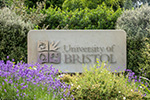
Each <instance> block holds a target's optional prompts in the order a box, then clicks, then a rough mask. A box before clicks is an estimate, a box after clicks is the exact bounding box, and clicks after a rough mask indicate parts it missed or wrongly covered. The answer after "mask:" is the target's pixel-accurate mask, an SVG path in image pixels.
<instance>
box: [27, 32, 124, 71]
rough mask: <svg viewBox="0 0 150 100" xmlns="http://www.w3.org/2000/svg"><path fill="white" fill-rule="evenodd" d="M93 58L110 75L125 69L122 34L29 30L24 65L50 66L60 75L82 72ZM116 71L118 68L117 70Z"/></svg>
mask: <svg viewBox="0 0 150 100" xmlns="http://www.w3.org/2000/svg"><path fill="white" fill-rule="evenodd" d="M96 58H98V59H99V60H100V62H102V61H106V62H108V64H110V65H111V71H113V72H115V70H117V72H119V71H123V70H125V69H126V33H125V32H124V31H122V30H32V31H30V32H29V33H28V63H36V62H38V63H41V64H47V65H53V67H55V68H58V69H60V70H61V71H63V72H70V73H74V72H82V71H83V67H84V66H85V65H86V66H87V67H88V68H89V66H90V65H91V66H93V65H94V64H95V61H96ZM118 67H119V68H118Z"/></svg>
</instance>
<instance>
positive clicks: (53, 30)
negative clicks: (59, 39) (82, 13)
mask: <svg viewBox="0 0 150 100" xmlns="http://www.w3.org/2000/svg"><path fill="white" fill-rule="evenodd" d="M39 31H40V32H44V31H46V32H61V31H62V32H65V31H70V32H82V31H84V32H85V31H88V32H90V31H93V32H104V31H105V32H109V31H110V32H114V31H117V32H123V33H125V34H126V32H125V31H124V30H113V29H112V30H30V31H29V32H28V35H29V34H30V33H31V32H39Z"/></svg>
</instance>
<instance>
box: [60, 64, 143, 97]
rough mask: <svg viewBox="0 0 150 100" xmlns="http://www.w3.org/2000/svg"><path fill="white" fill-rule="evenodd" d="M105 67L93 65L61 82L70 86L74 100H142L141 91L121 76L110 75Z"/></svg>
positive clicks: (103, 65)
mask: <svg viewBox="0 0 150 100" xmlns="http://www.w3.org/2000/svg"><path fill="white" fill-rule="evenodd" d="M107 66H108V65H105V64H104V63H102V64H101V65H100V66H98V65H95V66H94V67H91V68H90V70H89V71H88V70H87V69H85V72H83V73H82V74H81V75H79V74H76V75H74V76H72V77H71V76H69V75H67V76H64V77H62V80H63V81H65V82H66V83H68V84H70V85H71V94H72V95H73V96H74V98H75V99H76V100H123V99H126V100H142V93H141V91H142V89H141V90H137V87H136V86H135V84H134V82H130V83H129V82H127V81H128V78H126V77H125V76H124V75H123V74H120V75H119V76H118V75H117V74H113V73H111V72H110V71H108V69H107V68H106V67H107ZM68 100H69V98H68Z"/></svg>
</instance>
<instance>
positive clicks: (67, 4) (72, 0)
mask: <svg viewBox="0 0 150 100" xmlns="http://www.w3.org/2000/svg"><path fill="white" fill-rule="evenodd" d="M124 2H125V0H65V1H64V3H63V5H62V8H63V9H64V10H65V9H67V8H68V9H69V10H76V9H78V8H79V9H80V8H82V9H84V8H89V9H96V8H97V7H98V5H101V4H103V3H105V4H106V6H108V7H112V8H114V10H116V9H117V8H119V7H123V4H124Z"/></svg>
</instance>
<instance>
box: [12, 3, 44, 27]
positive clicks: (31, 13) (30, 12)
mask: <svg viewBox="0 0 150 100" xmlns="http://www.w3.org/2000/svg"><path fill="white" fill-rule="evenodd" d="M12 1H13V3H12V5H11V7H10V8H11V10H12V11H14V12H16V14H17V15H19V16H21V18H22V20H23V21H25V22H27V21H30V22H31V23H32V24H34V25H35V26H36V25H38V24H39V23H40V22H41V21H42V20H44V18H45V17H46V15H43V14H42V10H43V9H45V8H44V6H45V2H37V7H36V8H35V7H33V8H29V7H27V6H26V5H25V0H12Z"/></svg>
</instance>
